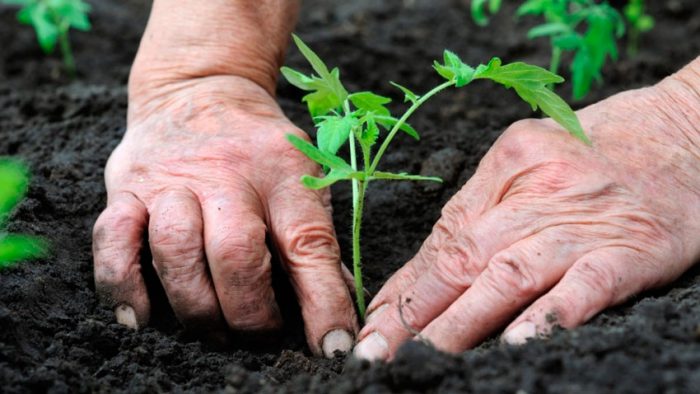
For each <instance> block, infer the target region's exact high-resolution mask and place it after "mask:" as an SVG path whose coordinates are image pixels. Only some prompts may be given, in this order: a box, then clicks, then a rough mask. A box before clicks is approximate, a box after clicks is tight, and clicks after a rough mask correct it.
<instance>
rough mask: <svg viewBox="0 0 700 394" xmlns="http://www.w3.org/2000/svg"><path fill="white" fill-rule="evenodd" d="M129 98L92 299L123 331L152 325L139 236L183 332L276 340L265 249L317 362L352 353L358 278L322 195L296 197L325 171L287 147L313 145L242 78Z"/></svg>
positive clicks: (172, 86)
mask: <svg viewBox="0 0 700 394" xmlns="http://www.w3.org/2000/svg"><path fill="white" fill-rule="evenodd" d="M133 85H137V84H134V83H133V81H132V87H130V90H131V91H130V93H131V94H130V113H129V122H128V130H127V132H126V134H125V136H124V139H123V141H122V142H121V143H120V144H119V146H118V147H117V148H116V149H115V150H114V152H113V154H112V156H111V157H110V159H109V162H108V164H107V167H106V170H105V178H106V186H107V194H108V205H107V208H106V209H105V210H104V212H103V213H102V214H101V215H100V217H99V219H98V220H97V223H96V224H95V229H94V258H95V283H96V287H97V289H98V291H99V292H100V293H102V295H103V296H104V298H105V299H106V300H107V301H108V302H109V303H110V304H111V305H112V306H113V307H115V308H116V315H117V320H118V321H119V322H120V323H122V324H126V325H128V326H131V327H134V328H136V327H141V326H143V325H145V324H146V323H147V321H148V318H149V313H150V304H149V299H148V294H147V292H146V287H145V285H144V280H143V278H142V276H141V271H140V262H139V251H140V249H141V247H142V245H141V243H142V235H143V233H144V232H145V231H147V232H148V242H149V244H150V249H151V252H152V255H153V265H154V267H155V269H156V272H157V273H158V276H159V277H160V280H161V282H162V284H163V287H164V289H165V292H166V294H167V296H168V300H169V302H170V304H171V305H172V307H173V310H174V312H175V314H176V316H177V318H178V319H179V320H180V321H181V322H182V323H183V325H185V327H187V328H189V329H192V330H198V331H201V332H203V333H204V334H205V335H209V336H215V335H220V333H222V332H225V331H226V330H227V329H231V330H235V331H259V330H270V329H275V328H278V327H279V326H280V324H281V318H280V312H279V308H278V306H277V303H276V300H275V294H274V292H273V290H272V287H271V277H270V272H271V251H270V250H268V247H267V246H266V237H267V236H269V239H270V240H271V244H272V245H274V246H275V247H276V249H277V252H279V256H280V260H281V261H282V264H283V266H284V268H285V270H286V272H287V273H288V274H289V278H290V280H291V282H292V284H293V287H294V289H295V291H296V294H297V298H298V301H299V303H300V306H301V310H302V314H303V318H304V321H305V327H306V334H307V339H308V343H309V346H310V347H311V349H312V350H313V351H314V352H315V353H317V354H321V353H325V354H326V355H327V356H332V354H333V351H334V350H341V351H348V350H350V348H351V346H352V343H353V337H354V334H355V332H356V331H357V323H356V316H355V311H354V308H353V304H352V299H351V295H350V292H349V291H348V287H347V282H346V280H347V279H349V281H350V283H352V277H351V276H350V278H347V276H348V275H349V272H345V273H344V272H343V271H342V270H341V266H342V264H341V263H340V257H339V256H340V255H339V248H338V244H337V242H336V239H335V232H334V229H333V224H332V217H331V206H330V194H329V192H328V191H322V192H318V191H312V190H309V189H306V188H304V187H303V186H302V185H301V184H300V182H299V177H300V176H301V175H302V174H306V173H314V172H318V171H320V169H319V168H318V167H317V166H316V165H315V164H313V163H312V162H310V161H309V160H308V159H306V158H305V157H304V156H303V155H302V154H301V153H299V152H298V151H297V150H296V149H295V148H293V147H292V145H291V144H289V143H288V142H287V140H286V139H285V135H286V134H287V133H292V134H295V135H297V136H300V137H303V138H308V137H306V135H305V134H304V133H303V132H302V131H301V130H299V129H298V128H296V127H294V125H292V124H291V123H290V122H289V121H288V120H287V119H286V118H285V117H284V115H283V114H282V112H281V110H280V108H279V107H278V106H277V104H276V103H275V101H274V99H273V98H272V97H271V96H270V94H269V93H268V92H267V91H266V90H265V89H263V88H261V87H260V86H259V85H257V84H255V83H253V82H251V81H249V80H247V79H245V78H240V77H233V76H211V77H204V78H196V79H192V80H183V81H179V82H172V83H165V84H162V85H161V86H159V87H158V88H157V89H156V88H153V89H149V90H148V92H149V94H148V96H147V97H142V96H141V95H142V90H139V89H136V88H134V86H133ZM134 92H137V93H134Z"/></svg>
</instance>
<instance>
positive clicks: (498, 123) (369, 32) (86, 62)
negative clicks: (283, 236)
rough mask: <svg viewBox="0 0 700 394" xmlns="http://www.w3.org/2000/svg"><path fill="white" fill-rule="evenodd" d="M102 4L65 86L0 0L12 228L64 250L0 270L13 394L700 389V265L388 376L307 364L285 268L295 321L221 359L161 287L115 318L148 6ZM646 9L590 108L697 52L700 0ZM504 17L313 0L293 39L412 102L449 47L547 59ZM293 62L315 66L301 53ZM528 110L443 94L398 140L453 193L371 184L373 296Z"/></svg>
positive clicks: (368, 267)
mask: <svg viewBox="0 0 700 394" xmlns="http://www.w3.org/2000/svg"><path fill="white" fill-rule="evenodd" d="M90 3H92V4H93V6H94V11H93V13H92V14H91V18H92V21H93V24H94V28H93V31H92V32H91V33H89V34H86V33H74V34H73V36H72V37H73V42H74V46H75V51H76V60H77V64H78V67H79V69H80V73H79V78H78V79H77V80H75V81H72V82H71V81H69V80H68V79H66V78H65V77H64V76H62V74H61V72H60V60H59V59H58V58H56V57H55V56H54V57H49V58H46V57H44V56H43V55H42V53H41V52H40V50H39V48H38V45H37V44H36V42H35V37H34V35H33V33H32V31H31V30H30V29H29V28H28V27H26V26H23V27H20V26H18V25H17V24H16V23H15V21H14V10H12V9H10V8H7V7H0V43H2V50H1V51H0V155H13V156H18V157H21V158H23V159H25V160H26V161H27V162H28V163H29V164H30V166H31V169H32V172H33V174H34V177H33V179H32V184H31V187H30V190H29V195H28V198H27V199H26V200H25V201H24V202H23V203H22V204H21V205H20V207H19V209H18V210H17V212H16V213H15V215H14V217H13V220H12V221H11V224H10V228H9V230H10V231H13V232H22V233H31V234H39V235H42V236H45V237H46V238H48V239H49V240H51V242H52V244H53V250H52V257H51V258H49V259H46V260H42V261H36V262H31V263H26V264H22V265H19V266H17V267H16V268H12V269H8V270H5V271H3V272H1V273H0V382H1V384H2V390H3V391H4V392H8V393H12V392H29V391H31V392H44V391H50V392H66V391H79V392H87V391H90V392H94V391H124V392H159V391H176V392H177V391H190V390H191V391H198V392H199V391H225V392H232V393H257V392H305V393H306V392H318V393H325V392H336V393H351V392H372V393H379V392H389V391H403V392H437V391H439V392H450V391H459V392H478V393H488V392H521V393H535V392H538V393H539V392H566V393H601V392H610V391H615V392H650V393H652V392H653V393H657V392H668V393H682V392H699V391H700V368H698V366H699V365H700V269H698V268H695V269H693V270H691V271H689V272H688V273H687V274H686V275H684V276H683V277H682V278H681V279H679V280H678V281H676V282H675V283H674V284H672V285H671V286H668V287H667V288H664V289H661V290H656V291H654V292H651V293H646V294H643V295H641V296H639V297H637V298H635V299H633V300H630V301H629V302H628V303H627V304H625V305H623V306H619V307H616V308H614V309H611V310H608V311H605V312H603V313H601V314H600V315H598V316H597V317H595V318H594V319H593V320H592V321H591V322H590V323H588V324H587V325H585V326H584V327H581V328H578V329H575V330H571V331H563V330H560V331H556V332H554V333H553V335H552V337H551V338H550V339H548V340H535V341H531V342H529V343H528V344H527V345H525V346H521V347H505V346H502V345H500V344H499V343H498V341H497V340H495V339H492V340H490V341H487V342H486V343H484V344H483V345H481V346H479V347H477V348H476V349H473V350H471V351H468V352H465V353H463V354H461V355H458V356H450V355H445V354H442V353H439V352H437V351H435V350H433V349H431V348H430V347H428V346H426V345H423V344H420V343H411V344H409V345H407V346H405V347H404V348H402V349H401V351H400V352H399V354H398V355H397V357H396V359H395V361H394V362H393V363H391V364H377V365H369V364H368V363H365V362H358V361H354V360H345V358H343V357H342V356H338V357H337V358H336V359H333V360H326V359H320V358H315V357H312V356H311V355H310V353H309V350H308V348H307V347H306V345H305V343H304V337H303V330H302V326H301V322H300V319H299V317H298V314H297V312H298V311H297V309H295V307H294V305H293V296H292V295H291V293H290V292H289V289H288V286H287V287H285V283H284V278H283V276H281V275H278V276H277V279H276V282H277V283H278V299H281V300H282V302H286V303H287V304H289V307H288V308H286V310H287V312H286V316H285V318H286V321H287V325H286V327H285V329H284V331H282V332H280V333H278V334H277V341H275V342H273V343H265V344H260V345H258V344H251V343H250V342H248V341H241V342H246V343H234V344H233V345H232V346H231V347H230V348H227V349H211V348H209V347H208V346H206V345H204V344H202V343H200V342H199V341H197V340H196V339H193V338H189V337H187V336H186V335H184V334H183V333H182V330H181V329H180V327H179V326H178V325H177V323H176V322H175V319H174V318H173V316H172V313H171V312H170V311H169V309H168V308H167V305H166V304H165V303H164V302H163V301H164V298H163V296H162V293H159V292H158V288H157V286H155V287H154V289H153V294H154V296H155V297H156V305H160V307H159V308H157V310H158V311H159V313H158V314H157V315H155V316H154V317H153V319H152V320H153V324H152V326H150V327H148V328H145V329H143V330H140V331H138V332H134V331H130V330H128V329H126V328H124V327H122V326H120V325H118V324H116V322H115V320H114V316H113V313H112V311H111V310H108V309H106V308H104V307H102V306H101V305H100V304H99V303H98V302H97V298H96V296H95V292H94V284H93V279H92V275H93V271H92V255H91V239H90V238H91V235H90V234H91V228H92V224H93V222H94V221H95V219H96V217H97V215H98V214H99V212H100V211H101V209H103V208H104V206H105V190H104V186H103V166H104V164H105V161H106V159H107V157H108V155H109V153H110V151H111V150H112V149H113V148H114V147H115V145H116V144H117V143H118V142H119V140H120V138H121V136H122V134H123V133H124V130H125V127H126V124H125V118H126V107H127V98H126V87H125V84H126V81H127V77H128V71H129V67H130V63H131V61H132V59H133V56H134V54H135V51H136V49H137V46H138V40H139V37H140V34H141V32H142V31H143V28H144V26H145V22H146V19H147V15H148V11H149V8H150V5H149V4H148V3H146V2H143V1H136V0H130V1H117V0H101V1H90ZM647 3H649V4H648V5H649V7H650V11H651V14H652V15H653V16H654V17H655V18H656V22H657V24H656V28H655V29H654V31H653V33H651V34H647V35H645V36H644V37H643V39H642V48H641V52H640V54H639V55H638V56H637V57H635V58H632V59H628V58H625V57H624V56H623V58H622V59H621V61H619V62H618V63H616V64H615V65H611V66H608V67H607V68H606V70H605V76H606V84H605V85H604V86H603V87H602V88H596V89H595V90H594V91H593V92H592V93H591V95H590V96H589V97H588V98H587V99H586V100H585V101H584V102H582V103H578V104H577V106H579V107H580V106H583V105H585V104H586V103H591V102H595V101H598V100H600V99H601V98H604V97H607V96H609V95H611V94H614V93H616V92H619V91H622V90H626V89H630V88H634V87H640V86H644V85H648V84H652V83H654V82H656V81H658V80H659V79H660V78H662V77H664V76H666V75H668V74H670V73H672V72H673V71H675V70H677V69H679V68H680V67H681V66H683V65H684V64H685V63H687V62H688V61H689V60H691V59H692V58H694V57H695V56H697V55H698V54H700V39H699V38H700V10H699V9H698V7H697V2H696V1H695V0H666V1H649V2H647ZM203 6H204V2H203ZM504 8H505V9H504V10H503V11H502V12H501V13H500V14H499V15H498V16H496V17H494V18H492V21H491V26H490V27H489V28H487V29H482V28H478V27H476V26H475V25H474V24H473V23H472V22H471V20H470V17H469V10H468V6H467V5H466V4H465V2H463V1H457V0H454V1H451V0H433V1H429V0H403V1H399V0H392V1H389V0H386V1H370V0H363V1H340V0H334V1H321V0H314V1H311V0H309V1H304V4H303V12H302V17H301V22H300V23H299V27H298V33H299V34H300V35H301V36H302V37H303V38H304V39H305V40H306V41H307V43H308V44H309V45H310V46H311V47H313V48H314V49H316V50H317V51H318V52H319V54H320V55H321V57H322V58H324V59H326V60H327V62H328V63H330V64H331V65H337V66H339V67H340V69H341V70H342V77H343V80H344V81H345V83H346V85H347V86H348V88H349V89H350V90H357V89H371V90H376V91H377V92H379V93H381V94H385V95H390V96H392V97H395V98H396V101H397V102H400V96H399V94H398V93H397V92H396V91H395V90H393V89H392V88H391V87H390V86H389V85H388V83H387V82H388V81H389V80H393V81H397V82H400V83H402V84H404V85H406V86H409V87H412V88H415V90H416V91H418V92H421V91H425V90H427V89H429V88H430V87H431V86H434V84H435V83H436V82H438V78H437V77H436V76H435V74H434V72H433V71H432V70H431V68H430V64H431V62H432V60H433V59H435V58H438V57H439V56H440V54H441V51H442V49H443V48H450V49H452V50H454V51H455V52H457V53H458V54H460V55H461V56H462V57H463V59H464V60H465V61H466V62H468V63H471V64H474V63H479V62H486V61H488V60H489V58H490V57H491V56H494V55H498V56H500V57H502V58H503V59H505V60H506V61H513V60H524V61H528V62H532V63H535V64H540V65H546V64H547V63H548V50H547V43H546V40H538V41H528V40H526V39H525V32H526V31H527V29H528V27H530V26H531V21H520V22H517V21H516V20H515V19H514V18H513V17H512V15H513V10H514V7H513V6H512V5H511V4H509V2H506V5H505V7H504ZM288 63H289V64H291V65H292V66H295V67H300V68H302V69H307V67H306V66H305V64H304V62H303V60H302V59H301V57H300V55H299V54H298V53H296V52H293V53H292V54H291V55H290V56H289V58H288ZM569 92H570V90H569V89H568V88H563V89H561V93H563V94H565V95H568V94H569ZM300 96H301V92H299V91H297V90H296V89H295V88H293V87H291V86H289V85H288V84H286V83H284V82H281V83H280V85H279V101H280V102H281V104H282V106H283V108H284V109H285V111H286V113H287V114H288V115H289V116H290V118H291V119H292V120H293V121H295V122H297V123H298V124H299V125H300V126H302V127H304V128H305V129H306V130H309V131H312V127H311V125H310V122H309V120H308V117H307V114H306V112H305V108H304V106H303V105H301V104H300V103H299V98H300ZM397 108H398V107H397ZM528 116H531V114H530V112H529V108H528V107H527V106H526V105H524V104H523V103H521V102H520V101H519V100H518V99H517V97H516V96H515V94H514V93H512V92H508V93H504V92H503V90H502V88H500V87H499V88H494V87H493V86H492V85H489V84H486V83H475V84H474V85H473V86H470V87H469V88H468V89H464V90H459V91H457V90H452V91H449V92H446V93H444V94H442V95H441V96H439V97H438V98H437V99H435V100H434V101H433V102H431V103H429V104H428V105H426V106H425V107H424V108H421V110H419V111H418V112H417V114H416V115H415V116H414V117H413V118H412V124H413V126H415V127H416V128H417V129H418V130H419V131H421V133H422V136H423V139H422V141H421V142H420V143H417V142H415V141H412V140H410V139H408V138H400V139H398V140H397V141H396V144H395V146H393V149H392V150H391V151H390V153H388V154H387V156H386V157H385V161H384V164H385V166H386V167H385V168H386V169H388V170H402V171H410V172H416V173H420V172H423V173H429V174H431V175H438V176H442V177H443V178H445V179H446V182H445V184H444V185H443V186H440V187H435V186H434V185H433V186H425V185H421V184H413V183H379V182H377V183H376V184H374V185H372V187H371V190H370V193H369V199H368V203H367V207H366V215H365V218H366V222H365V225H364V227H363V229H364V231H365V235H364V245H363V246H364V256H365V275H366V283H367V287H368V289H369V290H370V291H372V292H376V291H377V290H378V289H379V288H380V287H381V284H382V283H383V282H384V281H385V280H386V279H387V278H388V277H389V276H390V274H391V273H392V272H394V271H395V270H396V269H397V268H398V267H399V266H401V264H402V263H403V262H405V261H407V260H408V259H409V258H410V257H412V255H413V254H414V253H415V252H416V251H417V249H418V248H419V246H420V244H421V242H422V240H423V239H424V238H425V237H426V236H427V234H428V233H429V232H430V229H431V227H432V225H433V223H434V222H435V220H436V219H437V218H438V217H439V212H440V208H441V206H442V205H443V204H444V203H445V202H446V201H447V200H448V199H449V198H450V196H452V195H453V194H454V193H455V192H456V191H457V190H458V189H459V187H460V186H461V185H462V184H464V182H465V181H466V180H467V179H469V177H470V176H471V175H472V174H473V172H474V170H475V168H476V166H477V164H478V162H479V160H480V158H481V156H482V155H483V154H484V153H485V152H486V151H487V150H488V148H489V146H490V145H491V144H492V143H493V141H494V140H495V139H496V138H497V137H498V135H499V134H500V133H501V132H502V130H503V129H504V128H505V127H507V126H508V125H509V124H510V123H512V122H513V121H516V120H518V119H521V118H524V117H528ZM626 143H635V142H634V141H628V142H626ZM333 192H334V207H335V212H336V213H335V221H336V227H337V231H338V234H339V239H340V243H341V246H342V249H343V256H344V260H345V261H350V260H351V258H350V247H349V246H350V242H349V241H350V240H349V236H350V231H349V229H350V215H349V214H348V212H349V209H350V205H351V202H350V191H349V189H348V187H347V186H346V185H345V186H339V187H336V188H334V189H333ZM146 253H147V252H146ZM147 258H148V256H145V259H146V260H145V261H149V260H147ZM145 266H146V267H147V266H148V264H146V265H145ZM151 275H152V272H151ZM151 279H153V278H151ZM152 283H156V282H155V281H152ZM159 294H160V295H159ZM455 335H459V333H455ZM494 338H496V337H494Z"/></svg>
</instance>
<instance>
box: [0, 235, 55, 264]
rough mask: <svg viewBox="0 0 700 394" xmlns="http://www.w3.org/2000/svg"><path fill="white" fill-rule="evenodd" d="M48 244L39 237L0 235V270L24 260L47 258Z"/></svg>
mask: <svg viewBox="0 0 700 394" xmlns="http://www.w3.org/2000/svg"><path fill="white" fill-rule="evenodd" d="M47 252H48V244H47V243H46V241H44V240H43V239H41V238H39V237H33V236H29V235H17V234H4V235H3V234H0V268H7V267H9V266H12V265H14V264H16V263H17V262H20V261H23V260H30V259H35V258H40V257H43V256H46V254H47Z"/></svg>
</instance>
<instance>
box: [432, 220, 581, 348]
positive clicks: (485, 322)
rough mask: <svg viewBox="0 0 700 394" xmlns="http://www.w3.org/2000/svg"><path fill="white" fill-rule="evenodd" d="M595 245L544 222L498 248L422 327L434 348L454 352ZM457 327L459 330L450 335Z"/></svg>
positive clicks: (548, 284) (484, 334)
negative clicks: (530, 233)
mask: <svg viewBox="0 0 700 394" xmlns="http://www.w3.org/2000/svg"><path fill="white" fill-rule="evenodd" d="M592 247H594V246H593V245H591V243H589V242H581V241H580V239H577V238H576V236H575V229H574V230H571V231H569V230H566V227H562V228H558V227H554V228H549V229H547V230H544V231H542V232H540V233H538V234H535V235H533V236H531V237H528V238H526V239H524V240H522V241H519V242H517V243H515V244H513V245H512V246H510V247H508V248H507V249H505V250H503V251H501V252H498V253H497V254H496V255H494V256H493V257H492V258H491V259H490V260H489V262H488V264H487V266H486V268H485V269H484V271H483V272H482V273H481V274H480V275H479V276H478V277H476V279H475V280H474V283H473V284H472V286H471V287H470V288H469V289H468V290H467V291H466V292H465V293H464V294H463V295H461V296H460V297H459V298H458V299H457V301H455V302H454V303H453V304H452V305H450V306H449V307H448V308H447V309H446V310H445V311H444V312H443V313H442V314H441V315H440V316H439V317H437V318H436V319H435V320H433V321H432V322H431V323H430V324H428V325H427V326H426V328H425V329H424V330H423V331H422V332H421V337H423V338H425V339H427V340H428V341H430V342H431V343H433V344H434V345H435V346H436V347H437V348H438V349H441V350H444V351H449V352H459V351H463V350H465V349H468V348H470V347H472V346H474V345H475V344H477V343H479V342H480V341H482V340H483V339H484V338H486V337H487V336H488V335H490V334H491V333H492V332H493V331H495V330H496V329H498V328H500V327H501V326H502V325H503V324H504V323H505V322H506V321H508V319H510V318H512V316H513V315H514V314H516V313H517V312H518V311H519V310H520V309H521V308H522V307H523V306H525V305H528V304H529V303H530V302H532V300H534V299H536V298H537V297H539V296H540V295H541V294H543V293H544V292H546V291H547V290H548V289H550V288H551V287H552V286H553V285H554V284H555V283H556V282H557V281H558V280H559V279H561V277H562V276H563V275H564V273H565V272H566V270H567V269H568V268H569V267H570V266H571V265H572V264H573V263H574V262H575V261H576V260H577V259H578V258H579V257H581V256H583V255H584V254H585V253H587V252H588V251H589V250H590V248H592ZM453 332H458V333H459V335H449V333H453Z"/></svg>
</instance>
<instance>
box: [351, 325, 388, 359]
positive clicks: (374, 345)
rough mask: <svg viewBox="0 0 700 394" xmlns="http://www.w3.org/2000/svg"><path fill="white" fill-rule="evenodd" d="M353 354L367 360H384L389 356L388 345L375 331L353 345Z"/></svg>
mask: <svg viewBox="0 0 700 394" xmlns="http://www.w3.org/2000/svg"><path fill="white" fill-rule="evenodd" d="M354 355H355V357H357V358H360V359H363V360H369V361H374V360H386V359H387V357H389V345H388V344H387V343H386V339H384V337H383V336H382V335H381V334H380V333H378V332H376V331H375V332H373V333H371V334H369V335H368V336H367V337H366V338H365V339H363V340H362V341H360V343H358V344H357V346H355V353H354Z"/></svg>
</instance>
